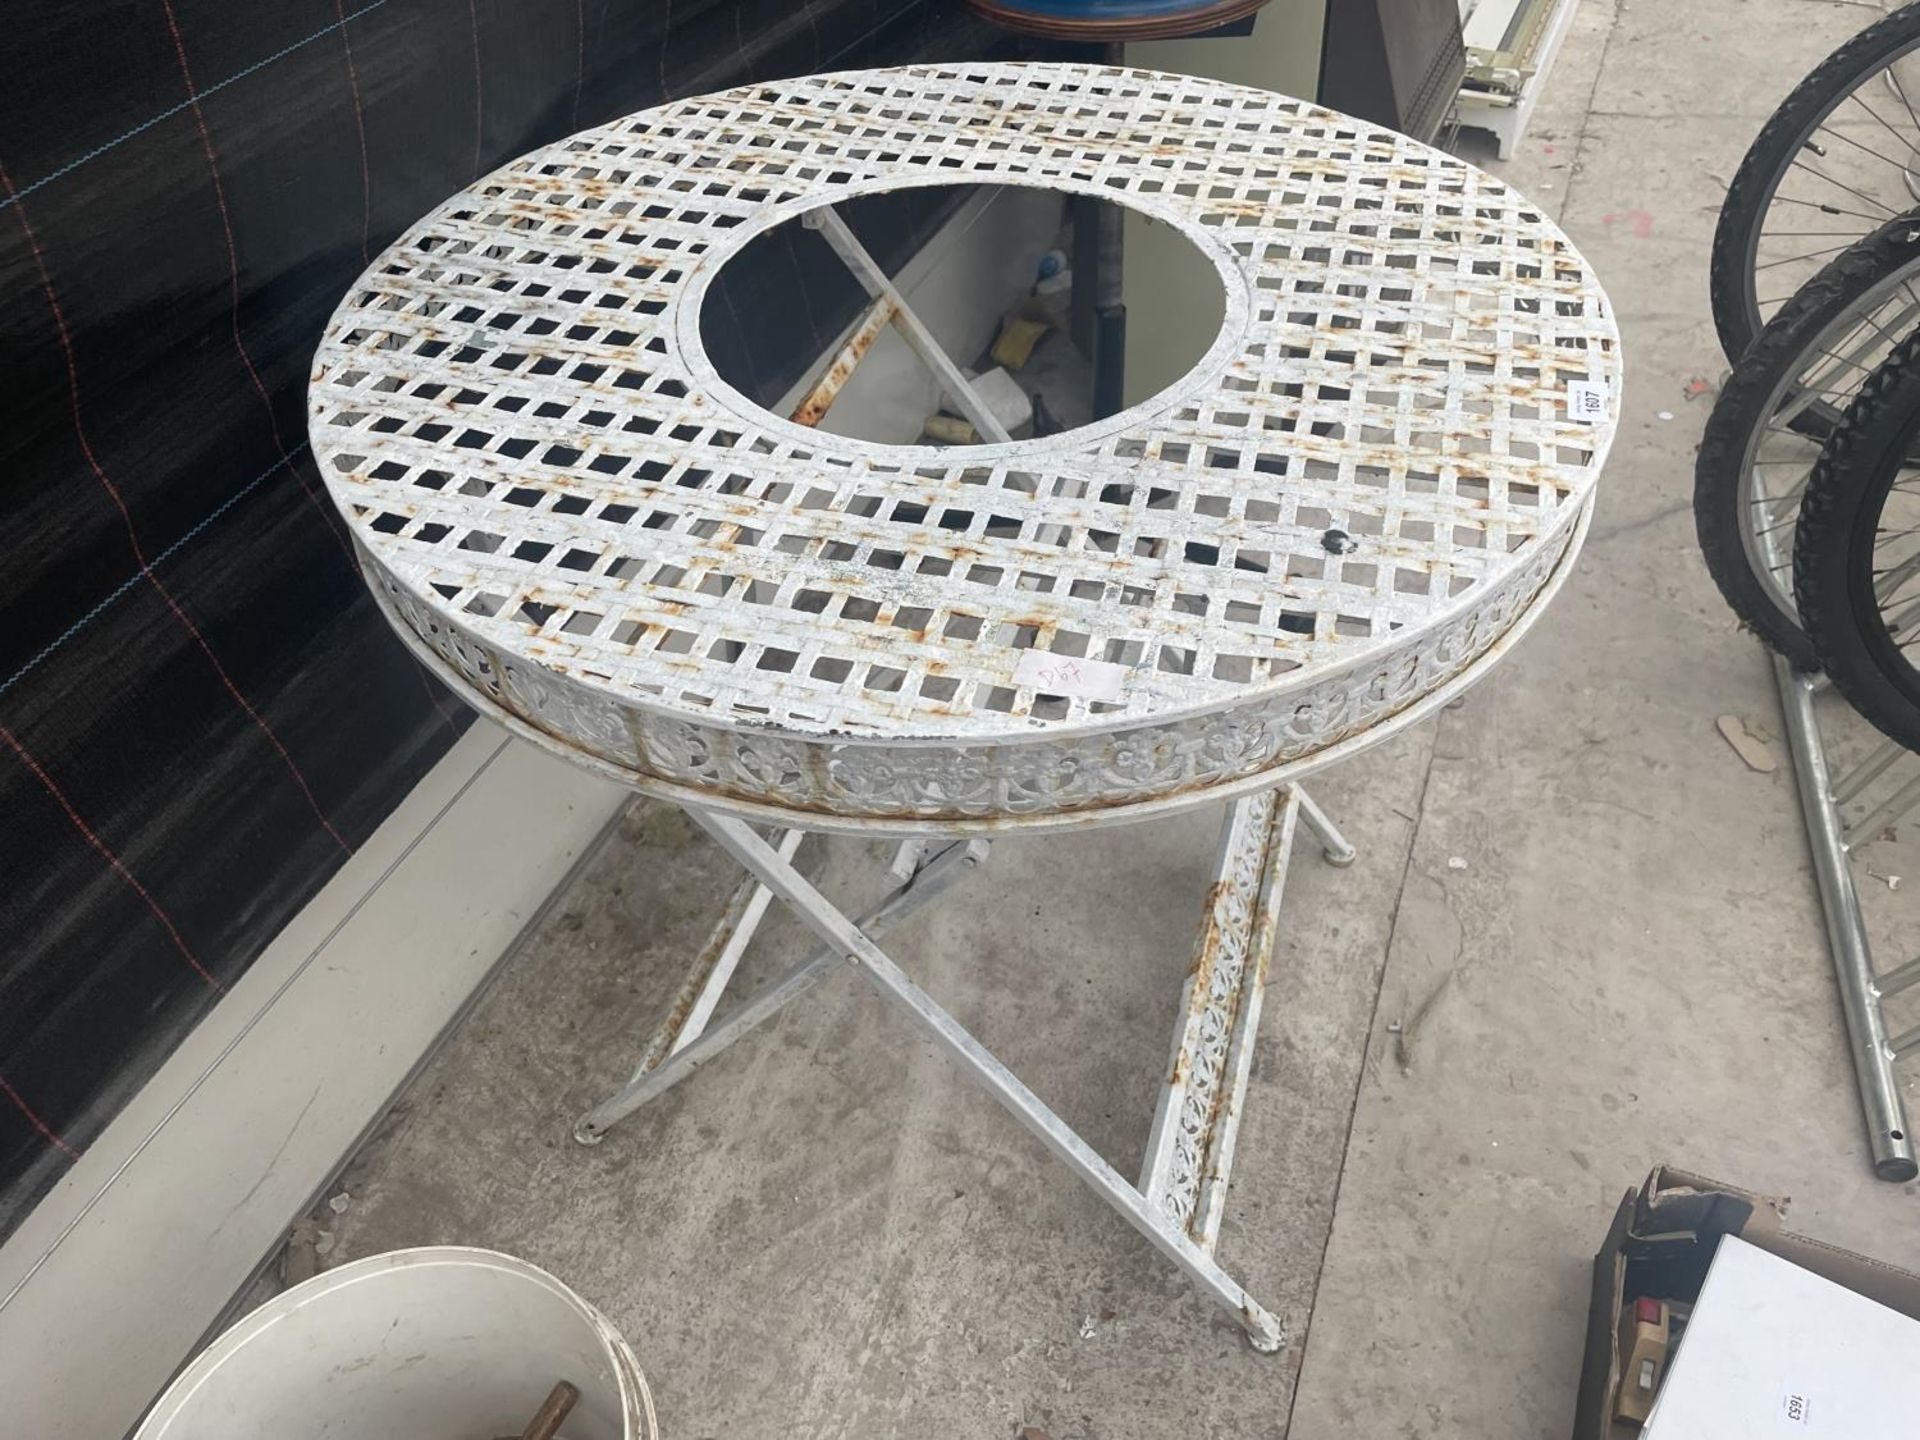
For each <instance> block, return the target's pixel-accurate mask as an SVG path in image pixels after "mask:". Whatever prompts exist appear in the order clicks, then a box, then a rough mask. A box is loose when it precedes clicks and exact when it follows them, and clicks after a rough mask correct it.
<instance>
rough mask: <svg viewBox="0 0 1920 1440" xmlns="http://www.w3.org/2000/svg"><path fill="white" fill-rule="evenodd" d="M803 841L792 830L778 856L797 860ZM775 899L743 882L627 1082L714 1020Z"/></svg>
mask: <svg viewBox="0 0 1920 1440" xmlns="http://www.w3.org/2000/svg"><path fill="white" fill-rule="evenodd" d="M805 838H806V832H805V831H804V830H788V831H787V832H785V833H784V834H783V835H781V837H780V846H779V851H780V858H781V859H782V860H791V859H793V857H794V855H795V854H796V853H797V852H798V851H799V849H800V842H801V841H802V840H803V839H805ZM772 900H773V892H772V891H771V890H769V889H767V887H766V886H764V885H762V884H761V883H760V882H759V881H758V880H755V879H753V878H752V877H751V876H749V877H748V878H747V879H745V880H743V881H741V882H740V885H739V887H738V888H737V889H736V890H735V891H734V892H733V896H732V898H731V899H729V900H728V901H727V908H726V910H725V912H723V913H722V915H721V916H720V921H719V923H718V924H716V925H715V926H714V927H713V933H712V934H710V935H709V936H708V937H707V943H706V944H705V945H702V946H701V947H700V953H699V954H698V955H696V956H695V957H694V961H693V968H692V969H691V970H690V971H688V972H687V978H686V981H685V982H684V983H683V984H682V985H681V987H680V993H679V994H678V995H676V996H675V997H674V1000H673V1004H672V1005H670V1006H668V1007H667V1018H666V1019H665V1020H664V1021H663V1022H661V1025H660V1029H659V1030H658V1031H657V1032H656V1033H655V1034H654V1037H653V1040H652V1043H650V1044H649V1045H648V1046H647V1053H646V1054H645V1055H643V1056H642V1057H641V1059H640V1063H639V1064H638V1065H637V1066H635V1067H634V1071H633V1074H632V1075H631V1076H630V1077H629V1083H631V1081H634V1080H638V1079H639V1078H640V1077H641V1076H643V1075H645V1074H646V1073H647V1072H648V1071H649V1070H651V1069H653V1068H654V1067H655V1066H657V1065H659V1063H660V1062H661V1061H662V1060H664V1059H666V1058H667V1056H669V1055H671V1054H673V1053H674V1052H675V1051H676V1050H682V1049H685V1048H686V1047H687V1046H688V1045H691V1044H692V1043H693V1042H694V1041H695V1040H698V1039H699V1038H700V1032H701V1031H702V1030H705V1029H706V1028H707V1021H709V1020H711V1019H712V1018H713V1007H714V1006H715V1005H717V1004H719V1002H720V997H721V996H722V995H723V994H725V993H726V989H727V983H728V982H729V981H730V980H732V979H733V972H734V969H735V967H737V966H738V965H739V963H740V957H741V956H742V955H744V954H746V953H747V946H748V945H749V944H751V943H752V941H753V936H754V932H755V931H756V930H758V929H759V928H760V921H761V919H762V917H764V916H765V915H766V913H767V906H768V904H770V903H771V902H772Z"/></svg>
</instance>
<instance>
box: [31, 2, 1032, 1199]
mask: <svg viewBox="0 0 1920 1440" xmlns="http://www.w3.org/2000/svg"><path fill="white" fill-rule="evenodd" d="M8 20H9V22H10V23H9V25H8V27H7V29H8V64H7V66H6V72H7V78H8V85H7V87H6V91H5V94H4V96H0V277H3V278H4V283H5V292H4V293H5V298H6V305H5V308H4V310H3V311H0V336H3V337H4V340H3V342H0V343H3V344H4V370H3V371H0V374H4V377H5V385H4V388H3V389H0V437H4V439H3V443H4V447H5V461H4V465H3V466H0V486H3V487H4V498H3V499H0V516H3V517H4V521H3V522H0V523H3V524H4V530H3V531H0V557H3V559H0V937H4V938H3V940H0V943H3V944H4V947H5V948H4V952H0V1235H4V1234H5V1233H6V1232H7V1231H8V1230H10V1229H11V1228H12V1226H13V1225H14V1224H15V1223H17V1221H18V1219H19V1218H20V1217H21V1216H22V1215H23V1214H24V1213H25V1211H26V1209H27V1208H28V1207H30V1206H31V1205H32V1204H33V1203H34V1201H35V1200H37V1199H38V1198H39V1197H40V1196H41V1195H42V1194H44V1193H45V1191H46V1190H47V1189H48V1187H49V1186H51V1185H52V1183H53V1182H54V1181H55V1180H56V1179H57V1178H58V1176H59V1174H60V1173H61V1171H62V1170H64V1168H65V1167H66V1166H67V1165H68V1164H70V1163H71V1161H72V1159H73V1158H74V1156H76V1155H77V1154H78V1153H79V1152H80V1151H81V1150H83V1149H84V1148H85V1146H86V1145H87V1143H88V1141H89V1140H90V1139H91V1138H92V1137H93V1136H94V1135H96V1134H97V1133H98V1132H99V1130H100V1129H101V1128H102V1127H103V1126H104V1125H105V1123H106V1122H107V1121H108V1120H109V1119H110V1118H111V1117H112V1115H113V1114H114V1112H115V1111H116V1109H117V1108H118V1106H119V1105H120V1104H121V1103H122V1102H123V1101H124V1100H125V1099H126V1097H127V1096H128V1095H129V1094H130V1093H131V1092H132V1091H133V1090H134V1089H135V1088H136V1087H137V1086H138V1085H139V1084H140V1083H141V1082H142V1081H143V1080H145V1079H146V1077H147V1076H148V1075H149V1074H151V1072H152V1070H153V1069H154V1067H155V1066H157V1065H158V1064H159V1062H160V1061H161V1060H162V1059H164V1057H165V1056H166V1054H167V1053H168V1052H169V1051H170V1050H171V1048H172V1047H173V1045H174V1044H175V1043H176V1042H177V1041H178V1039H179V1038H180V1036H181V1035H182V1034H184V1033H185V1031H186V1030H187V1029H188V1028H189V1027H191V1025H192V1024H193V1022H194V1021H195V1019H196V1018H197V1017H198V1016H199V1015H201V1014H203V1013H204V1012H205V1011H206V1009H207V1008H208V1007H209V1006H210V1005H212V1004H213V1003H214V1002H215V1001H217V1000H218V998H219V996H220V995H221V994H222V992H223V991H224V989H225V988H226V987H227V986H229V985H231V984H232V982H233V981H234V980H235V978H236V977H237V976H239V975H240V974H241V973H242V972H243V971H244V970H245V969H246V967H247V965H248V964H249V963H250V962H251V960H252V959H253V957H254V956H255V955H256V954H257V953H258V952H259V951H260V949H261V948H262V947H263V946H264V945H265V944H266V943H267V941H268V940H270V939H271V938H272V936H273V935H274V933H275V932H276V931H277V929H278V928H279V927H280V926H281V925H282V924H283V923H284V922H285V921H286V920H287V919H288V917H289V916H290V915H291V914H292V913H293V912H294V911H295V910H297V909H298V907H299V906H300V905H301V904H302V903H303V902H304V901H305V900H306V899H307V898H308V897H309V896H311V895H312V894H313V892H314V891H315V890H316V889H317V888H318V887H319V886H320V885H321V884H322V883H323V882H324V881H325V880H326V878H327V877H328V876H329V875H330V874H331V873H332V872H333V870H334V869H335V868H336V867H337V866H338V865H339V864H340V863H341V861H342V860H343V859H344V858H345V857H346V856H347V855H349V854H350V853H352V851H353V850H354V848H355V847H356V846H358V845H359V844H361V843H362V842H364V841H365V840H366V838H367V836H368V835H369V834H370V833H371V832H372V831H373V829H374V828H375V827H376V826H377V825H378V824H379V823H380V821H381V819H382V818H383V817H384V816H385V815H386V814H387V813H388V812H389V810H391V808H392V807H393V805H394V804H395V803H396V802H397V801H398V800H399V798H400V797H401V796H402V795H403V794H404V793H405V792H406V790H407V788H408V786H409V785H410V784H411V783H412V782H413V781H414V780H415V779H416V778H417V777H418V776H419V775H420V774H421V773H422V772H423V771H424V770H425V769H426V767H428V766H429V765H431V764H432V763H433V761H434V760H435V759H436V758H437V757H438V756H439V755H440V754H441V753H442V752H443V751H444V750H445V749H446V747H447V746H448V745H449V744H450V743H451V742H452V741H453V739H454V738H455V737H456V736H457V735H458V733H459V732H460V730H461V728H462V727H463V726H464V725H465V724H466V723H467V721H466V717H465V715H464V713H463V712H462V711H461V709H460V707H459V706H458V705H457V703H456V702H455V701H454V700H453V699H452V698H451V697H450V696H448V695H447V694H445V693H444V692H442V691H440V690H439V689H438V688H437V687H436V686H435V684H434V683H433V682H431V681H429V680H428V679H427V678H426V677H425V676H424V675H423V674H422V673H421V672H420V671H419V670H418V669H417V668H416V667H415V666H414V665H413V663H412V662H411V661H410V660H409V659H408V658H407V656H406V655H405V653H404V652H403V651H402V649H401V647H400V645H399V643H398V642H397V641H396V640H394V639H393V638H392V637H391V636H390V635H389V634H388V633H387V632H386V630H385V628H384V626H383V625H382V623H381V621H380V620H379V618H378V616H377V614H376V613H375V611H374V609H373V607H372V604H371V602H370V600H369V599H368V598H367V596H366V594H365V593H364V591H363V589H362V587H361V584H360V581H359V579H358V576H357V574H356V571H355V567H354V564H353V560H352V556H351V553H350V551H349V549H348V547H347V544H346V541H345V536H344V533H343V530H342V527H341V524H340V521H339V519H338V518H337V517H336V516H335V515H334V514H333V513H332V511H331V509H330V508H329V506H328V504H327V502H326V500H325V497H324V495H323V493H322V491H321V488H320V482H319V476H318V475H317V473H316V472H315V469H314V466H313V462H312V459H311V457H310V456H309V455H308V453H307V451H306V447H305V425H304V399H303V392H304V388H305V379H306V374H307V368H308V364H309V362H310V360H311V358H312V354H313V349H314V346H315V343H316V341H317V339H318V337H319V333H320V329H321V327H322V325H323V324H324V323H325V320H326V318H327V316H328V314H329V313H330V312H331V310H332V308H333V306H334V305H335V304H336V303H337V301H338V300H339V298H340V296H341V294H342V293H343V291H344V290H345V289H346V287H347V285H348V284H349V282H350V281H351V280H352V278H353V277H354V275H355V274H356V273H357V272H358V271H359V270H360V269H361V268H362V266H363V265H364V264H365V263H366V261H367V260H368V258H369V257H371V256H372V255H374V254H376V253H377V252H378V251H379V249H380V248H381V247H382V246H383V245H385V244H386V243H387V242H388V241H390V240H391V239H392V238H393V237H394V236H395V235H396V234H397V233H398V232H399V231H400V230H401V229H402V228H403V227H404V226H405V225H406V224H407V223H408V222H410V221H411V220H413V219H414V218H416V217H417V216H418V215H420V214H421V213H422V212H424V211H425V210H427V209H429V208H430V207H431V206H433V205H434V204H435V203H437V202H438V201H440V200H441V199H443V198H444V197H445V196H447V195H448V194H450V193H451V192H453V191H454V190H457V189H459V188H460V187H461V186H463V185H465V184H466V183H467V182H468V181H470V180H471V179H473V178H474V177H475V176H476V175H479V174H482V173H484V172H485V171H487V170H490V169H492V168H493V167H494V166H496V165H498V164H500V163H502V162H503V161H505V160H507V159H509V158H511V157H513V156H515V155H517V154H519V153H521V152H523V151H525V150H528V149H530V148H532V147H533V146H535V145H538V144H542V143H544V142H547V141H549V140H553V139H555V138H558V137H559V136H561V135H564V134H567V133H569V132H570V131H572V130H575V129H578V128H581V127H584V126H588V125H592V124H597V123H600V122H602V121H605V120H609V119H612V118H615V117H617V116H619V115H623V114H626V113H629V112H631V111H634V110H637V109H640V108H643V107H645V106H647V105H650V104H653V103H655V102H656V101H658V100H659V99H660V98H661V97H662V96H663V95H664V96H667V97H674V96H680V95H688V94H694V93H698V92H700V91H704V90H712V89H718V88H721V87H723V86H727V85H733V84H738V83H742V82H746V81H750V80H755V79H765V78H771V77H775V76H781V75H791V74H795V73H800V72H804V71H811V70H820V69H832V68H850V67H856V66H867V65H879V64H892V63H898V62H901V61H906V60H912V59H919V58H953V57H966V56H983V55H990V54H991V55H1000V56H1004V55H1010V54H1014V53H1017V51H1016V49H1015V42H1011V41H1009V40H1008V39H1007V38H1006V37H1004V36H1002V35H1001V34H1000V33H998V32H996V31H993V30H991V29H988V28H986V27H984V26H983V25H981V24H980V23H979V22H977V21H974V20H971V19H969V18H967V16H966V15H965V12H964V11H963V10H962V9H961V8H960V7H959V6H958V5H955V4H951V3H949V0H806V3H802V0H743V3H723V0H357V3H356V0H255V3H252V4H233V3H229V0H19V3H16V4H14V5H12V6H10V7H9V13H8ZM869 208H871V207H869ZM939 218H940V214H939V211H938V209H937V207H931V206H929V205H927V204H925V203H906V202H903V203H902V204H901V205H899V206H898V207H895V208H894V209H893V210H892V211H890V212H885V211H881V212H875V213H871V214H867V215H864V216H863V217H862V220H861V222H860V228H862V233H863V235H866V236H867V237H868V238H869V241H870V243H871V244H873V245H874V247H875V248H876V249H878V250H881V251H882V252H891V254H892V256H893V258H894V259H895V260H897V259H899V258H900V257H901V256H903V255H904V254H905V253H906V252H908V251H910V250H911V249H912V248H913V246H914V245H915V243H916V242H917V240H918V238H919V237H920V236H921V235H922V234H923V233H924V232H925V231H926V230H927V229H928V228H930V227H931V226H932V225H933V224H936V223H938V220H939ZM755 256H756V258H755V260H754V263H753V264H752V265H747V264H745V263H743V264H741V265H737V266H734V267H731V269H730V271H729V273H728V275H727V277H726V290H727V294H726V295H725V296H723V298H724V299H726V300H727V301H728V302H729V303H728V306H727V311H728V313H727V316H726V318H725V319H724V320H719V321H714V322H713V323H709V325H708V326H707V329H708V331H709V334H710V335H711V336H712V337H713V340H712V343H713V344H714V345H715V347H716V351H717V353H716V355H715V359H716V362H717V363H719V364H720V365H721V366H722V367H723V369H725V370H726V371H727V372H728V373H730V374H740V375H742V376H743V378H745V379H746V381H747V383H748V384H750V385H751V386H752V387H753V388H754V389H755V390H757V391H758V392H759V393H760V394H761V395H762V396H763V397H770V396H772V395H773V394H776V393H778V392H779V391H780V390H781V389H782V388H784V387H785V386H786V385H787V384H788V383H790V382H791V381H792V380H793V379H794V378H795V377H796V376H797V375H798V374H799V373H800V370H801V368H802V367H803V366H804V365H805V364H806V363H807V361H808V360H810V359H811V358H812V356H813V355H815V354H817V353H819V350H820V348H821V347H822V346H823V345H825V344H826V343H828V342H829V341H830V340H831V338H832V332H833V331H834V330H835V329H836V328H837V327H838V326H839V325H840V324H841V323H842V322H844V320H845V319H846V317H847V315H848V314H850V313H851V307H852V306H853V305H854V304H855V303H856V302H857V299H858V296H857V293H856V292H854V291H853V290H852V289H851V288H850V287H849V286H848V285H847V282H846V281H845V277H844V276H841V275H838V274H837V273H834V272H833V269H832V267H833V265H834V262H832V261H831V260H830V258H828V257H826V256H825V255H824V254H818V255H816V254H814V253H812V252H810V251H808V250H806V249H805V248H804V247H803V246H800V245H786V246H784V247H782V246H771V245H763V246H760V247H757V249H756V251H755ZM883 258H884V256H883ZM820 267H825V268H826V271H827V273H825V274H821V273H816V272H818V271H819V269H820ZM734 272H738V273H734ZM810 285H812V286H813V287H815V288H814V290H813V292H812V293H815V294H817V295H818V296H819V303H818V304H815V305H812V306H811V307H808V306H800V307H795V306H793V305H792V304H790V303H788V304H782V305H778V306H774V305H769V304H764V303H761V302H762V301H763V300H764V299H765V298H766V297H767V296H770V295H782V296H787V297H791V296H792V295H793V294H795V293H806V292H807V290H808V287H809V286H810ZM823 332H824V333H823ZM729 347H731V349H732V351H733V354H732V356H731V358H730V357H729V354H728V353H727V352H728V350H729Z"/></svg>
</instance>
